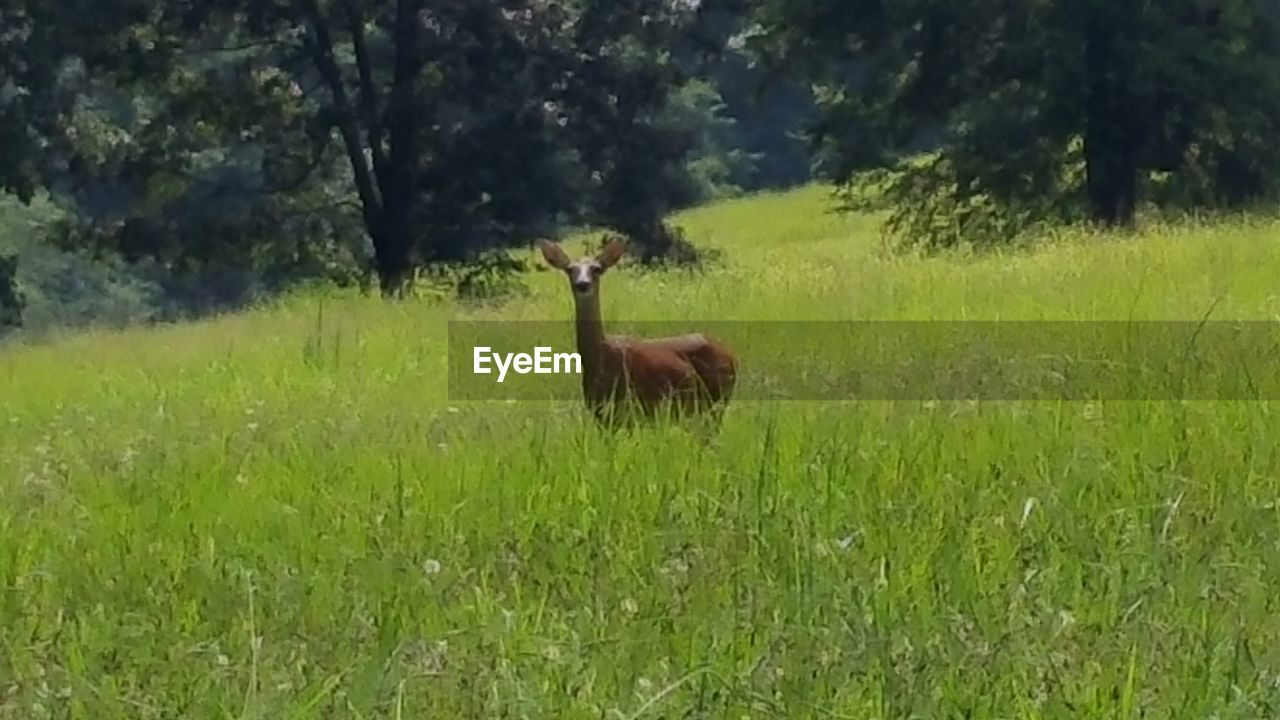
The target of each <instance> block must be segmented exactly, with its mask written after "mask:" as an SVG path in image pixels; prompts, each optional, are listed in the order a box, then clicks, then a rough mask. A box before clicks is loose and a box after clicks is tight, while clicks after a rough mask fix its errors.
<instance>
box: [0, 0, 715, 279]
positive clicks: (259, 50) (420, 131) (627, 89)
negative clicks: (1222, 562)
mask: <svg viewBox="0 0 1280 720" xmlns="http://www.w3.org/2000/svg"><path fill="white" fill-rule="evenodd" d="M15 1H19V2H25V3H27V6H28V7H27V9H26V10H24V11H23V13H24V14H25V15H24V16H25V18H26V19H25V21H24V22H25V23H26V26H27V27H31V28H37V29H39V28H46V29H47V28H57V30H58V32H60V33H61V35H60V36H59V38H56V39H54V40H52V41H50V42H49V43H48V45H46V46H45V47H43V48H42V53H44V56H47V57H48V59H49V62H47V63H45V65H44V66H45V67H47V68H51V69H56V70H57V72H61V73H63V75H64V76H65V75H66V68H68V67H71V68H74V69H77V70H78V71H77V72H73V73H71V76H70V79H67V78H65V77H64V78H63V80H62V81H61V87H63V88H67V89H69V90H70V91H71V92H72V94H73V95H74V96H75V100H74V102H72V103H70V104H69V105H68V106H69V107H71V108H72V109H73V112H60V113H41V114H40V119H41V120H42V121H48V122H46V125H50V127H42V128H40V132H41V134H42V135H43V136H45V137H50V138H55V137H56V138H60V139H61V140H62V141H63V142H61V143H59V144H58V145H57V146H56V148H55V149H56V151H57V152H51V153H48V156H49V157H46V158H44V160H45V161H46V165H50V162H51V161H50V158H53V161H52V166H55V167H42V168H41V173H39V178H37V179H29V180H26V181H27V182H28V183H29V184H37V183H44V184H48V185H51V186H53V187H55V188H56V189H57V190H58V191H59V193H60V195H61V196H63V197H72V198H74V200H75V204H76V207H77V214H78V216H79V218H80V220H82V221H84V222H80V223H78V224H77V225H75V226H73V227H69V228H67V229H66V230H65V232H64V233H63V235H62V237H63V242H64V244H67V245H72V246H74V245H91V246H95V247H109V248H111V249H113V250H119V251H121V252H123V253H124V254H125V255H126V256H128V257H130V258H133V259H136V260H142V259H149V260H157V259H158V261H159V262H160V264H161V265H163V266H164V267H165V268H168V269H172V270H176V271H180V272H189V271H193V269H194V268H198V267H207V266H209V265H210V264H211V263H214V264H220V265H221V266H223V267H253V268H255V269H258V270H261V271H263V272H272V271H276V270H279V271H280V272H285V271H288V270H290V269H292V268H297V267H298V266H304V267H312V266H316V267H327V268H333V267H340V266H341V265H342V264H343V263H344V262H345V258H346V257H347V256H349V255H351V254H353V253H358V252H359V248H355V247H352V245H351V243H350V242H345V241H344V239H343V238H344V237H346V233H347V230H348V229H349V227H350V226H351V224H352V223H356V224H358V227H359V228H360V230H361V234H362V235H363V236H365V237H366V238H367V240H368V246H369V247H368V251H369V254H370V255H371V257H372V265H373V270H374V271H375V272H376V275H377V276H378V278H379V280H380V282H381V286H382V289H383V291H384V292H385V293H386V294H388V295H396V294H399V293H400V292H401V291H402V290H403V289H404V287H405V286H406V285H407V283H408V282H409V281H410V279H411V278H412V276H413V273H414V271H415V269H416V268H418V267H419V266H420V265H422V264H424V263H452V262H459V261H467V260H474V259H475V258H476V257H478V256H480V255H482V254H483V253H485V252H486V251H488V250H491V249H495V248H501V247H505V246H508V245H512V244H515V243H519V242H522V241H526V240H528V239H530V237H531V236H533V235H537V234H545V233H549V232H551V231H553V229H554V228H555V227H557V225H558V224H560V223H563V222H565V221H573V220H582V219H591V220H598V221H601V222H603V223H605V224H607V225H610V226H612V227H614V228H616V229H619V230H622V231H624V232H626V233H627V234H630V235H632V236H633V237H634V239H636V240H637V242H638V243H639V244H640V245H642V246H644V247H653V246H654V245H655V244H661V243H662V242H663V239H664V238H665V235H663V234H662V233H661V232H660V229H661V227H662V224H661V216H662V214H663V213H665V212H666V211H667V210H668V209H669V208H670V207H671V206H672V205H673V203H677V202H678V201H679V193H678V191H679V189H680V188H681V187H682V186H683V183H684V182H685V178H684V177H683V175H682V173H683V172H684V171H683V163H684V160H685V157H686V155H687V154H688V152H689V150H690V143H688V142H687V141H686V136H687V134H688V131H687V129H685V128H672V127H668V126H664V125H663V124H662V122H661V116H662V109H663V107H664V105H665V104H666V103H667V102H668V99H669V97H670V93H671V90H672V89H673V88H675V87H676V86H678V85H679V84H680V82H681V81H682V76H681V74H680V73H679V72H678V69H677V68H675V66H674V65H673V64H672V63H671V62H670V61H669V59H668V57H667V53H665V52H664V51H663V46H664V45H665V44H669V43H672V42H678V40H679V37H680V35H681V33H682V32H684V30H685V28H687V27H688V26H689V25H690V24H691V23H692V21H693V19H694V18H695V17H696V15H697V13H696V10H695V7H694V5H690V4H687V3H680V2H670V3H651V2H638V1H631V2H617V1H616V0H577V1H576V2H568V3H561V2H546V1H545V0H485V1H484V2H474V3H435V2H427V0H267V1H265V2H260V1H258V0H207V1H206V2H201V3H168V2H163V1H162V0H104V1H103V2H102V3H101V6H97V5H95V6H92V7H91V6H90V5H89V4H87V3H76V4H75V5H76V7H74V8H72V9H71V10H67V9H66V8H63V9H50V7H49V6H50V5H52V4H48V3H42V2H38V1H37V0H15ZM77 10H78V11H79V12H80V13H83V15H81V16H77V15H76V14H75V11H77ZM85 17H98V18H103V17H109V18H110V20H109V22H105V23H103V24H102V25H100V26H98V27H92V26H91V24H86V21H85V20H84V19H83V18H85ZM81 41H84V43H83V46H81V44H80V42H81ZM42 42H43V41H42ZM19 44H20V43H19ZM19 54H20V53H15V56H17V55H19ZM49 72H50V73H52V72H54V70H49ZM24 87H31V88H35V87H37V86H36V84H34V83H24ZM44 87H52V85H51V84H49V85H46V86H44ZM40 92H41V94H45V95H53V93H49V92H46V91H40ZM51 118H57V119H58V120H57V121H56V122H53V121H51V120H50V119H51ZM29 120H30V118H23V119H20V120H19V121H17V122H14V123H10V124H9V125H8V127H10V128H19V127H20V128H22V130H23V132H27V133H31V132H33V131H32V128H33V124H32V123H31V122H29ZM23 167H26V166H23ZM36 174H37V173H33V172H24V173H22V174H21V178H30V177H31V176H33V175H36ZM9 184H10V185H12V184H13V183H9ZM282 229H287V230H288V233H289V235H290V236H291V238H292V241H291V240H290V239H285V238H281V237H272V235H273V234H274V235H277V236H279V235H282V234H283V233H282V232H281V230H282ZM211 230H213V231H216V236H214V237H211V232H210V231H211Z"/></svg>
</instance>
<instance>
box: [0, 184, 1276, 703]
mask: <svg viewBox="0 0 1280 720" xmlns="http://www.w3.org/2000/svg"><path fill="white" fill-rule="evenodd" d="M826 208H827V195H826V192H825V191H824V190H823V189H821V188H806V189H803V190H799V191H795V192H790V193H785V194H777V195H766V196H758V197H751V198H746V199H742V200H737V201H732V202H726V203H722V204H718V205H715V206H711V207H707V208H702V209H698V210H695V211H691V212H688V213H685V214H684V215H682V216H681V217H680V218H679V220H678V222H679V224H681V225H683V226H684V228H685V230H686V232H687V234H688V235H689V237H690V238H691V239H693V240H694V241H695V242H697V243H698V244H699V245H701V246H705V247H711V248H719V249H722V250H723V251H724V255H723V258H722V260H721V262H720V264H718V265H715V266H713V267H712V269H710V270H708V271H707V272H706V273H705V274H701V275H697V274H691V273H685V272H667V273H641V272H637V271H636V270H635V269H634V268H631V267H629V266H627V265H625V264H624V265H623V266H621V267H619V268H617V269H615V270H614V271H612V272H611V273H610V274H609V275H608V276H606V278H605V280H604V284H603V304H604V313H605V316H606V319H607V320H622V319H631V320H680V321H691V322H694V321H698V320H706V321H713V320H766V319H768V320H836V319H840V320H1128V319H1141V320H1198V319H1201V318H1203V317H1206V316H1207V315H1209V314H1211V315H1212V317H1214V318H1216V319H1236V320H1276V319H1277V318H1280V284H1278V283H1277V278H1280V224H1275V223H1270V224H1268V223H1265V222H1261V221H1255V222H1246V221H1243V220H1242V221H1239V222H1230V223H1221V224H1215V225H1207V226H1194V225H1181V226H1161V227H1156V228H1152V229H1149V230H1147V231H1144V232H1143V233H1142V234H1141V236H1140V237H1137V238H1116V237H1087V236H1083V235H1067V236H1064V237H1061V238H1058V239H1055V240H1053V241H1051V242H1047V243H1046V244H1045V245H1044V246H1042V247H1039V248H1037V249H1035V250H1033V251H1020V252H1011V253H1007V254H999V255H981V256H979V255H974V256H968V257H956V256H948V257H939V258H933V259H921V258H912V257H903V256H895V255H892V254H889V253H886V252H883V251H882V248H881V246H880V241H879V237H878V234H877V230H876V224H875V222H874V219H873V218H869V217H863V216H849V217H842V216H837V215H833V214H830V213H828V212H826ZM586 242H587V238H585V237H582V238H574V239H571V240H569V241H568V242H567V245H568V247H569V249H570V250H572V251H573V254H579V253H581V252H582V251H583V250H584V249H585V247H586ZM531 256H532V254H531ZM528 285H529V288H530V290H529V293H528V294H527V295H526V296H522V297H518V298H515V299H512V300H510V301H508V302H504V303H496V304H489V305H459V304H454V303H452V302H445V301H440V300H433V299H429V298H423V299H419V300H413V301H407V302H404V303H399V304H387V303H384V302H382V301H380V300H377V299H371V298H362V297H352V296H341V295H332V294H331V295H321V294H306V295H300V296H296V297H290V298H286V299H283V300H281V301H279V302H277V303H274V304H272V305H271V306H269V307H262V308H260V309H257V310H254V311H250V312H245V313H241V314H236V315H231V316H226V317H221V318H214V319H210V320H206V321H202V322H197V323H190V324H184V325H174V326H164V327H153V328H139V329H128V330H111V331H107V330H103V331H95V332H82V333H76V334H73V335H67V336H63V337H55V338H50V339H48V340H46V341H42V342H39V343H32V344H30V345H26V346H12V347H6V348H3V349H0V718H3V719H5V720H8V719H10V718H12V719H19V718H21V719H24V720H25V719H27V718H91V719H93V720H99V719H102V720H106V719H108V718H122V719H123V718H175V717H182V718H264V719H266V718H270V719H272V720H274V719H276V718H410V717H412V718H557V719H571V718H619V719H630V718H733V719H734V720H737V719H739V718H748V717H749V718H767V717H779V718H858V719H873V718H882V719H888V718H944V717H945V718H952V717H968V718H1015V717H1016V718H1137V717H1144V718H1191V717H1198V718H1208V717H1215V718H1219V719H1221V720H1226V719H1228V718H1258V717H1271V716H1275V715H1277V714H1280V612H1277V610H1278V609H1280V608H1278V607H1277V598H1280V594H1277V593H1276V592H1275V590H1276V588H1277V587H1278V586H1280V454H1278V453H1277V450H1276V438H1278V437H1280V418H1277V416H1276V414H1275V412H1274V411H1273V407H1272V405H1271V404H1269V403H1266V402H1236V401H1231V402H1226V401H1222V402H1146V401H1142V402H1140V401H1131V402H1130V401H1108V402H1094V403H1085V402H1035V403H1033V402H982V403H976V402H963V403H960V402H956V403H922V402H861V403H843V404H838V403H829V404H828V403H818V402H797V403H761V402H750V401H747V400H744V401H743V402H740V403H737V404H735V405H733V406H732V407H731V409H730V411H729V413H728V415H727V417H726V421H725V426H724V429H723V431H722V433H721V435H720V437H719V438H718V439H717V440H716V441H715V442H714V443H711V444H703V443H702V442H700V441H699V440H698V439H697V438H696V437H694V436H692V435H690V434H689V433H687V432H684V431H683V430H681V429H680V428H676V427H671V426H668V425H661V426H657V427H652V428H646V429H643V430H641V431H638V432H635V433H630V434H622V435H618V436H606V435H603V434H601V433H600V432H598V431H597V430H596V429H595V427H594V426H593V425H592V424H591V423H590V422H589V421H588V420H587V419H586V417H585V415H584V413H583V411H582V410H581V409H580V408H579V407H578V406H577V405H576V404H572V403H566V404H559V405H548V404H536V403H513V404H504V403H475V404H471V403H459V402H451V401H450V400H449V399H448V393H447V387H446V384H445V381H444V369H445V366H446V357H445V355H446V354H445V347H446V341H447V337H446V334H447V325H446V323H447V321H448V320H450V319H457V318H473V319H514V320H535V319H536V320H561V319H567V318H568V317H569V316H570V313H571V298H570V295H569V291H568V289H567V286H566V283H565V281H564V278H563V277H562V276H561V275H559V274H557V273H551V272H536V273H532V274H531V276H530V277H529V279H528ZM749 360H750V359H749V358H743V362H744V364H749Z"/></svg>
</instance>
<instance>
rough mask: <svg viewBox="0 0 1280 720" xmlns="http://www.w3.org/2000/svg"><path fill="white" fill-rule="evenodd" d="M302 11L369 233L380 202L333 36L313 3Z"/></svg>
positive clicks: (307, 0) (377, 222)
mask: <svg viewBox="0 0 1280 720" xmlns="http://www.w3.org/2000/svg"><path fill="white" fill-rule="evenodd" d="M303 9H304V12H305V14H306V16H307V19H308V22H309V24H310V25H311V33H310V36H311V37H309V38H308V44H309V45H310V48H311V54H312V57H313V59H314V60H315V63H316V69H317V70H319V71H320V76H321V77H322V78H323V79H324V81H325V83H326V84H327V85H328V86H329V92H330V93H331V94H332V95H333V107H334V111H335V115H336V124H337V126H338V132H339V133H340V134H341V135H342V143H343V145H344V146H345V147H346V150H347V159H348V160H349V161H350V163H351V173H352V175H353V177H354V179H355V183H356V192H357V193H358V194H359V196H360V204H361V206H362V209H363V215H364V220H365V225H366V226H367V228H368V230H369V232H370V233H371V234H372V233H373V232H374V231H375V228H380V227H382V220H383V199H382V196H381V194H380V193H379V191H378V187H377V185H376V183H375V181H374V178H373V175H372V173H371V172H370V168H369V161H368V160H366V159H365V156H364V150H365V148H364V143H362V142H361V141H360V127H359V124H358V123H357V116H356V110H355V108H354V107H352V104H351V98H350V97H349V96H348V95H347V87H346V84H345V83H344V81H343V78H342V69H341V68H339V67H338V61H337V60H336V59H335V58H334V53H333V36H332V34H331V33H330V31H329V22H328V20H327V19H326V18H325V17H324V15H323V14H322V13H321V12H320V6H319V5H318V4H317V2H316V0H303Z"/></svg>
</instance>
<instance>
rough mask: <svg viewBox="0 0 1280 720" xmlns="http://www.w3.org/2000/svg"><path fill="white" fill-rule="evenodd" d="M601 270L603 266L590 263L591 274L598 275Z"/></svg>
mask: <svg viewBox="0 0 1280 720" xmlns="http://www.w3.org/2000/svg"><path fill="white" fill-rule="evenodd" d="M603 270H604V268H602V267H600V266H599V265H592V266H591V274H592V275H599V274H600V273H601V272H602V271H603Z"/></svg>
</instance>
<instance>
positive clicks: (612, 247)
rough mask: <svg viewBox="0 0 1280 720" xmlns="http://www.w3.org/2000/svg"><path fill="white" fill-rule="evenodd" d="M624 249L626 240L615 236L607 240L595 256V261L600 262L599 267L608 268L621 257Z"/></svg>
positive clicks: (625, 249)
mask: <svg viewBox="0 0 1280 720" xmlns="http://www.w3.org/2000/svg"><path fill="white" fill-rule="evenodd" d="M626 251H627V243H626V241H625V240H623V239H622V238H620V237H616V236H615V237H614V238H613V239H612V240H610V241H609V244H608V245H605V246H604V249H603V250H601V251H600V254H599V255H597V256H596V262H598V263H600V266H601V267H603V268H604V269H606V270H608V269H609V268H611V267H613V266H614V265H616V264H617V262H618V261H619V260H621V259H622V254H623V253H624V252H626Z"/></svg>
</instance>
